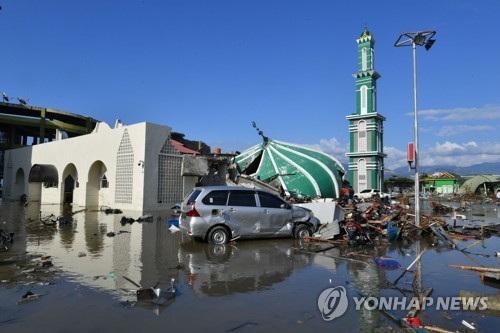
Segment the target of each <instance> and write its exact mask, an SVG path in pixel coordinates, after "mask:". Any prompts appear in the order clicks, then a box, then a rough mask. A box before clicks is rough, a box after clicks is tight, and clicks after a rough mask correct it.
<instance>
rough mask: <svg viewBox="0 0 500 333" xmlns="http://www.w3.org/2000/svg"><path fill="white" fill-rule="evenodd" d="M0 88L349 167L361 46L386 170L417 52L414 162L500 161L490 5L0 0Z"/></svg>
mask: <svg viewBox="0 0 500 333" xmlns="http://www.w3.org/2000/svg"><path fill="white" fill-rule="evenodd" d="M0 6H2V10H0V31H1V32H2V46H1V49H2V52H0V64H1V67H0V90H2V91H5V92H6V93H7V94H8V95H9V96H10V97H11V98H15V97H22V98H24V99H27V100H28V104H30V105H35V106H42V107H47V108H52V109H57V110H63V111H67V112H72V113H76V114H81V115H86V116H92V117H94V118H96V119H98V120H100V121H104V122H107V123H108V124H110V125H111V126H112V125H113V124H114V122H115V120H116V119H120V120H121V121H122V122H123V123H124V124H135V123H138V122H144V121H146V122H153V123H158V124H163V125H167V126H170V127H171V128H172V129H173V130H174V131H177V132H181V133H184V134H185V135H186V138H188V139H192V140H202V141H205V142H206V143H208V144H209V145H210V146H211V147H212V148H215V147H220V148H222V151H223V152H234V151H236V150H239V151H242V150H244V149H246V148H248V147H250V146H252V145H254V144H256V143H258V142H260V137H259V136H258V135H257V133H256V131H255V129H254V128H253V127H252V121H255V122H256V123H257V125H258V126H259V128H260V129H261V130H263V131H264V133H265V134H266V135H267V136H269V137H271V138H273V139H276V140H280V141H286V142H291V143H297V144H306V145H310V146H316V147H319V148H321V149H322V150H324V151H326V152H328V153H331V154H332V155H334V156H335V157H336V158H338V159H339V160H340V161H341V162H342V163H343V164H344V166H346V167H347V163H346V162H347V159H346V157H345V155H344V154H345V152H346V151H347V149H348V143H349V133H348V121H347V120H346V116H347V115H349V114H351V113H353V112H354V111H355V107H356V104H355V103H356V101H355V79H354V78H353V77H352V74H354V73H356V71H357V44H356V39H357V38H358V37H359V36H360V34H361V33H362V32H363V30H364V28H365V25H366V26H367V27H368V29H369V30H370V31H371V32H372V34H373V36H374V38H375V40H376V44H375V68H376V70H377V71H378V72H379V73H380V74H381V76H382V77H381V78H380V79H379V80H378V82H377V83H378V86H377V89H378V96H377V98H378V112H379V113H380V114H382V115H383V116H385V117H386V119H387V120H386V122H385V128H384V131H385V132H384V141H385V144H384V152H385V153H386V154H387V155H388V157H387V159H386V167H387V168H388V169H393V168H396V167H399V166H404V165H406V161H405V160H406V145H407V142H408V141H413V124H414V122H413V67H412V52H411V47H402V48H396V47H394V43H395V41H396V39H397V38H398V37H399V35H400V34H401V33H402V32H407V31H419V30H436V31H437V34H436V36H435V38H436V40H437V41H436V43H435V44H434V46H433V48H432V49H431V50H430V51H426V50H425V49H424V48H423V47H419V48H418V49H417V78H418V109H419V128H420V131H419V134H420V135H419V141H420V155H421V160H420V164H421V165H440V164H447V165H459V166H468V165H472V164H477V163H482V162H500V138H499V135H498V133H499V127H500V122H499V119H500V93H499V91H500V90H499V88H498V82H497V81H498V80H497V78H498V75H499V74H500V70H499V65H498V61H497V57H498V54H500V44H499V43H498V42H497V38H498V32H499V31H500V29H499V28H500V23H499V21H498V18H497V14H498V12H500V2H498V1H463V0H453V1H451V0H441V1H426V0H423V1H418V2H415V1H392V0H386V1H341V0H339V1H326V0H315V1H298V0H297V1H294V0H280V1H273V0H262V1H261V0H252V1H250V0H246V1H243V0H240V1H238V0H224V1H223V0H212V1H210V0H192V1H191V0H178V1H173V0H163V1H161V0H155V1H150V0H143V1H132V0H120V1H119V0H109V1H94V0H90V1H63V0H59V1H55V0H53V1H48V0H37V1H32V0H31V1H28V0H15V1H14V0H0Z"/></svg>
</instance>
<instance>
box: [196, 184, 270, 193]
mask: <svg viewBox="0 0 500 333" xmlns="http://www.w3.org/2000/svg"><path fill="white" fill-rule="evenodd" d="M194 189H195V190H232V191H234V190H237V191H252V190H253V191H263V192H268V193H273V192H272V191H270V190H267V189H263V188H255V187H245V186H226V185H222V186H221V185H210V186H196V187H195V188H194ZM275 194H277V193H275Z"/></svg>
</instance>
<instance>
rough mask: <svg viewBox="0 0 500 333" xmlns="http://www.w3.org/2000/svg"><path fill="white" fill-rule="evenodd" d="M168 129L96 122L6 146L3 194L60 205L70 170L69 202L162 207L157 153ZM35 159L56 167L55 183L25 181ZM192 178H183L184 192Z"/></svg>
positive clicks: (122, 207) (16, 198)
mask: <svg viewBox="0 0 500 333" xmlns="http://www.w3.org/2000/svg"><path fill="white" fill-rule="evenodd" d="M170 132H171V129H170V128H169V127H167V126H162V125H157V124H152V123H139V124H134V125H130V126H120V127H117V128H113V129H111V128H109V126H103V125H102V123H101V126H99V127H98V130H97V131H94V132H93V133H91V134H87V135H82V136H79V137H75V138H70V139H65V140H60V141H53V142H48V143H44V144H40V145H35V146H30V147H23V148H19V149H14V150H9V151H7V152H6V158H5V161H6V168H5V170H6V172H5V179H4V183H5V184H4V185H5V186H4V188H5V190H6V191H5V192H6V193H5V192H4V199H7V200H19V196H20V195H21V194H23V193H24V194H27V195H28V200H31V201H40V202H41V203H44V204H59V203H61V202H63V200H64V195H65V193H64V189H65V178H66V177H67V176H68V175H71V176H72V177H73V178H74V179H75V180H77V183H78V187H75V188H74V190H73V203H74V204H77V205H80V206H96V205H97V206H110V207H112V208H121V209H126V210H139V211H148V210H157V209H163V208H165V207H166V203H164V202H163V203H159V202H158V201H159V200H158V173H159V172H158V169H159V157H158V155H159V152H160V150H161V149H162V147H163V146H164V144H165V142H166V141H167V139H168V137H169V135H170ZM35 164H49V165H53V166H54V167H55V168H56V169H57V172H58V180H59V181H58V184H57V187H49V188H46V187H44V186H42V183H28V179H29V174H30V170H31V168H32V167H33V165H35ZM22 174H24V176H23V177H21V179H20V180H19V179H17V180H16V175H17V176H18V178H19V177H20V176H19V175H22ZM102 175H105V176H106V178H107V181H108V187H107V188H106V187H102ZM179 177H180V175H179ZM195 181H196V179H195V178H189V177H187V178H184V180H183V190H184V194H186V193H187V192H189V191H190V190H191V189H192V187H193V186H194V183H195ZM20 182H23V184H19V183H20ZM22 189H24V191H23V190H22ZM20 192H23V193H20ZM170 207H171V206H170ZM170 207H168V208H170Z"/></svg>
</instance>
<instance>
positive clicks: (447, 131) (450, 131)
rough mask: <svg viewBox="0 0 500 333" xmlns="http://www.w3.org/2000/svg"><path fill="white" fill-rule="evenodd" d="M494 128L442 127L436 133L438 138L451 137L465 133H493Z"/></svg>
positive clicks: (479, 126)
mask: <svg viewBox="0 0 500 333" xmlns="http://www.w3.org/2000/svg"><path fill="white" fill-rule="evenodd" d="M494 130H495V127H494V126H490V125H476V126H470V125H457V126H443V127H441V130H439V132H438V133H437V135H438V136H453V135H459V134H461V133H467V132H474V131H476V132H484V131H494Z"/></svg>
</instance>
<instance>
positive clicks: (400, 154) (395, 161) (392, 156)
mask: <svg viewBox="0 0 500 333" xmlns="http://www.w3.org/2000/svg"><path fill="white" fill-rule="evenodd" d="M384 153H385V154H387V157H386V158H385V159H384V165H385V168H386V169H389V170H394V169H397V168H399V167H402V166H405V165H408V162H407V160H406V158H407V157H406V151H403V150H399V149H397V148H394V147H384Z"/></svg>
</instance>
